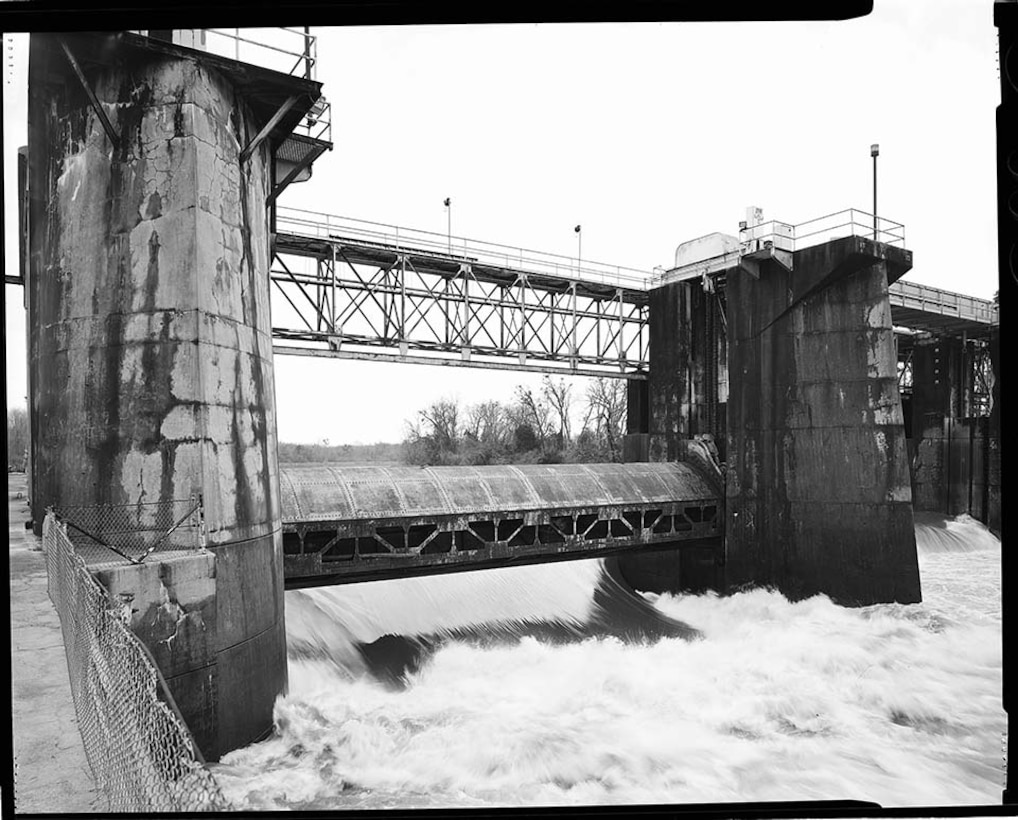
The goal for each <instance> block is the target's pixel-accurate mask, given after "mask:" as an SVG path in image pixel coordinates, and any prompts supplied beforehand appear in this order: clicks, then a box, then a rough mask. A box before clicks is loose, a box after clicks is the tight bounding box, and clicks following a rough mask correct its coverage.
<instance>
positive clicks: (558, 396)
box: [541, 376, 573, 447]
mask: <svg viewBox="0 0 1018 820" xmlns="http://www.w3.org/2000/svg"><path fill="white" fill-rule="evenodd" d="M571 391H572V385H569V384H566V380H565V379H562V378H560V379H559V380H558V383H557V384H556V383H555V382H553V381H552V380H551V377H550V376H545V377H544V380H543V381H542V383H541V392H542V393H543V394H544V398H545V401H547V402H548V405H549V407H550V408H551V411H552V412H553V413H554V414H555V416H556V418H557V420H558V435H559V438H560V439H561V442H562V446H563V447H565V446H566V445H568V444H569V442H570V441H571V440H572V438H573V431H572V421H571V420H570V418H569V415H570V413H571V411H572V402H573V399H572V396H571V395H570V393H571Z"/></svg>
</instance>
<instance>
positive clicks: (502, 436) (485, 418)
mask: <svg viewBox="0 0 1018 820" xmlns="http://www.w3.org/2000/svg"><path fill="white" fill-rule="evenodd" d="M465 432H466V433H468V434H469V435H471V436H472V437H473V438H474V439H475V440H477V441H479V442H481V443H482V444H493V445H500V444H504V443H505V442H506V441H507V439H508V436H509V414H508V413H507V411H506V408H505V407H504V406H503V405H502V403H501V402H498V401H495V400H494V399H490V400H488V401H484V402H481V403H480V404H474V405H471V406H470V407H469V408H468V410H467V417H466V430H465Z"/></svg>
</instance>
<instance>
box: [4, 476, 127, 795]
mask: <svg viewBox="0 0 1018 820" xmlns="http://www.w3.org/2000/svg"><path fill="white" fill-rule="evenodd" d="M26 495H27V492H26V478H25V475H24V474H23V473H9V474H8V476H7V510H8V514H9V525H10V532H9V541H8V546H9V550H10V573H11V695H12V701H13V702H12V705H11V706H12V717H13V730H14V760H15V788H14V795H15V801H16V808H15V812H16V813H17V814H22V813H24V814H37V813H54V814H68V813H80V812H102V813H106V812H108V811H109V807H108V805H107V802H106V799H105V797H104V796H103V795H102V794H101V793H100V792H99V791H98V790H97V789H96V786H95V780H94V779H93V777H92V770H91V769H90V768H89V765H88V760H87V758H86V757H85V748H84V746H83V745H82V742H81V735H80V734H79V732H78V722H77V718H76V716H75V714H74V701H73V700H72V699H71V686H70V681H69V678H68V674H67V658H66V656H65V654H64V642H63V635H62V634H61V632H60V619H59V618H58V617H57V613H56V610H55V609H54V607H53V603H52V601H50V599H49V594H48V593H47V592H46V559H45V557H44V556H43V553H42V539H41V538H37V537H35V536H34V535H32V531H31V530H26V529H25V521H27V520H28V517H29V510H28V504H27V503H26V500H25V499H26Z"/></svg>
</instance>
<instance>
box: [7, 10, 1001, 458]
mask: <svg viewBox="0 0 1018 820" xmlns="http://www.w3.org/2000/svg"><path fill="white" fill-rule="evenodd" d="M875 6H876V9H875V11H874V12H873V14H872V15H870V16H869V17H867V18H864V19H860V20H850V21H842V22H830V23H820V22H818V23H807V22H802V23H786V22H781V23H776V22H775V23H695V24H690V23H663V24H654V23H640V24H622V25H620V24H587V25H512V26H437V27H413V26H411V27H392V28H386V27H369V28H336V29H328V28H325V29H317V30H315V31H314V33H315V34H317V35H318V37H319V41H318V55H319V74H318V79H319V80H321V81H322V82H324V84H325V89H324V90H325V94H326V96H327V97H328V98H329V99H330V100H332V102H333V139H334V141H335V149H334V150H333V151H332V152H331V153H328V154H326V155H325V156H324V157H323V158H322V159H320V160H319V161H318V162H317V163H316V165H315V168H314V175H313V177H312V179H311V180H310V181H309V182H307V183H303V184H300V185H294V186H291V187H290V188H289V189H288V190H287V192H286V193H285V194H284V195H283V197H282V198H281V204H283V205H290V206H293V207H299V208H307V209H311V210H317V211H323V212H329V213H334V214H341V215H344V216H350V217H356V218H360V219H368V220H374V221H379V222H385V223H390V224H399V225H404V226H407V227H413V228H421V229H425V230H432V231H436V232H439V233H444V232H445V231H446V210H445V208H444V206H443V200H444V199H445V198H446V197H451V198H452V201H453V207H452V232H453V233H454V234H457V235H461V236H468V237H472V238H476V239H482V240H488V241H492V242H500V243H504V244H510V245H521V246H523V247H527V248H534V249H537V250H543V251H549V252H554V253H561V254H565V255H573V254H575V252H576V235H575V233H574V232H573V226H574V225H576V224H578V223H579V224H582V226H583V258H584V259H590V260H597V261H602V262H607V263H611V264H620V265H626V266H630V267H635V268H642V269H647V270H649V269H652V268H653V267H655V266H657V265H663V266H666V267H670V266H671V265H672V263H673V259H674V253H675V246H676V245H677V244H678V243H680V242H682V241H684V240H687V239H691V238H695V237H698V236H701V235H703V234H706V233H710V232H712V231H722V232H726V233H731V234H735V233H737V230H738V222H739V220H740V219H743V218H744V213H745V209H746V207H747V206H748V205H758V206H760V207H762V208H763V209H764V214H765V218H768V219H770V218H774V219H780V220H783V221H786V222H791V223H797V222H803V221H805V220H808V219H810V218H812V217H815V216H821V215H823V214H827V213H830V212H833V211H838V210H842V209H844V208H849V207H855V208H859V209H861V210H865V211H870V210H871V208H872V164H871V162H872V161H871V159H870V152H869V147H870V144H871V143H873V142H878V143H879V144H880V158H879V212H880V214H881V215H882V216H886V217H887V218H889V219H893V220H896V221H898V222H902V223H904V224H905V233H906V239H907V242H906V244H907V246H908V247H909V248H910V249H911V250H912V251H913V252H914V268H913V270H912V271H911V272H910V273H909V274H908V277H907V278H909V279H911V280H913V281H917V282H922V283H926V284H930V285H934V286H936V287H942V288H947V289H950V290H958V291H961V292H964V293H969V294H972V295H975V296H980V297H984V298H989V297H991V296H992V295H993V293H994V291H995V290H996V288H997V284H996V282H997V255H996V254H997V250H996V241H997V239H996V205H995V203H996V193H995V191H996V187H995V185H996V182H995V180H996V177H995V150H996V149H995V132H994V112H995V107H996V105H997V104H998V103H999V98H1000V97H999V88H1000V86H999V79H998V72H997V59H996V50H997V49H996V29H995V28H994V26H993V17H992V12H993V3H992V2H991V0H925V2H915V0H876V2H875ZM4 49H5V54H4V58H5V59H4V71H5V77H4V84H5V88H4V91H5V94H4V109H5V132H4V173H5V177H6V180H7V181H8V182H7V184H6V185H5V186H4V195H5V197H6V200H5V208H6V213H7V215H8V217H7V223H8V224H7V225H6V226H5V227H6V238H7V243H6V245H7V249H8V250H7V257H6V264H7V266H8V267H9V268H10V269H12V270H16V268H17V258H16V253H17V234H16V232H15V231H14V230H13V229H14V223H15V222H16V214H17V201H16V199H15V190H14V188H15V185H14V180H16V178H17V177H16V150H17V146H18V145H22V144H24V142H25V137H24V74H25V64H26V60H27V38H26V37H23V36H13V37H5V42H4ZM12 92H13V93H12ZM19 92H20V93H19ZM5 294H6V298H7V307H6V310H7V391H8V403H9V406H24V404H25V398H24V396H25V392H26V390H25V364H24V359H25V352H24V351H25V346H24V334H25V330H24V326H25V325H24V311H23V309H22V295H21V290H20V288H15V287H13V286H6V287H5ZM538 381H539V377H538V376H531V375H529V374H523V373H513V372H502V371H485V370H477V369H468V368H450V367H424V366H419V365H403V364H389V363H369V362H359V361H343V360H323V359H314V360H310V359H300V358H296V357H277V358H276V396H277V404H278V411H279V412H278V429H279V437H280V439H281V440H282V441H294V442H298V441H301V442H313V441H321V440H323V439H328V440H329V441H330V442H331V443H333V444H338V443H356V442H364V443H369V442H375V441H397V440H399V439H400V438H401V437H402V432H403V422H404V419H406V418H408V417H411V416H412V415H413V413H414V411H415V410H416V409H418V408H420V407H423V406H425V405H427V404H428V403H429V402H431V401H433V400H434V399H436V398H440V397H443V396H451V397H458V398H459V399H460V400H461V401H462V402H464V403H467V404H469V403H473V402H476V401H481V400H484V399H487V398H498V399H508V398H509V397H510V396H511V394H512V390H513V386H514V385H515V384H517V383H527V384H532V385H536V384H537V383H538ZM574 382H575V387H574V390H575V391H576V392H577V393H580V392H582V391H583V390H584V389H585V380H584V379H575V380H574Z"/></svg>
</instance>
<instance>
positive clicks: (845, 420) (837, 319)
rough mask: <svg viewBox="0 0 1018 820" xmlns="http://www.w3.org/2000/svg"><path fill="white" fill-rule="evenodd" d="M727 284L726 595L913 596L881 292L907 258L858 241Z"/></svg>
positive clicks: (852, 600) (903, 469) (858, 599)
mask: <svg viewBox="0 0 1018 820" xmlns="http://www.w3.org/2000/svg"><path fill="white" fill-rule="evenodd" d="M792 262H793V270H792V271H789V270H788V269H786V268H785V267H784V266H782V265H781V264H779V263H778V262H777V261H776V260H768V261H765V262H763V263H761V264H760V266H759V269H758V271H757V273H758V276H756V275H754V274H753V273H751V272H750V271H747V270H739V271H734V272H730V273H729V276H728V283H727V288H728V331H729V337H728V338H729V372H730V373H731V393H730V396H729V401H728V459H727V461H728V472H727V482H728V486H727V497H726V506H727V527H726V530H727V554H726V580H727V584H728V587H729V588H730V589H731V588H736V587H738V586H739V585H741V584H750V583H751V584H755V585H773V586H775V587H777V588H778V589H780V590H781V592H783V593H784V594H785V595H787V596H788V597H790V598H793V599H796V598H802V597H806V596H809V595H813V594H816V593H824V594H827V595H829V596H830V597H831V598H832V599H834V600H835V601H837V602H838V603H842V604H847V605H867V604H873V603H879V602H892V601H893V602H899V603H913V602H917V601H919V600H920V598H921V595H920V587H919V570H918V564H917V558H916V547H915V532H914V529H913V520H912V503H911V502H912V497H911V490H910V486H909V470H908V456H907V448H906V443H905V433H904V421H903V416H902V409H901V400H900V397H899V395H898V386H897V373H896V359H895V348H894V340H893V330H892V325H891V310H890V303H889V301H888V284H889V283H890V282H893V281H895V280H896V279H897V278H899V277H900V276H901V275H902V274H904V273H905V272H906V271H907V270H909V268H911V265H912V259H911V253H910V252H908V251H903V250H900V249H897V248H894V247H892V246H889V245H886V244H883V243H877V242H873V241H871V240H869V239H865V238H862V237H858V236H851V237H847V238H844V239H837V240H834V241H831V242H827V243H826V244H823V245H819V246H816V247H812V248H807V249H805V250H801V251H797V252H795V253H794V254H793V256H792Z"/></svg>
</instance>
